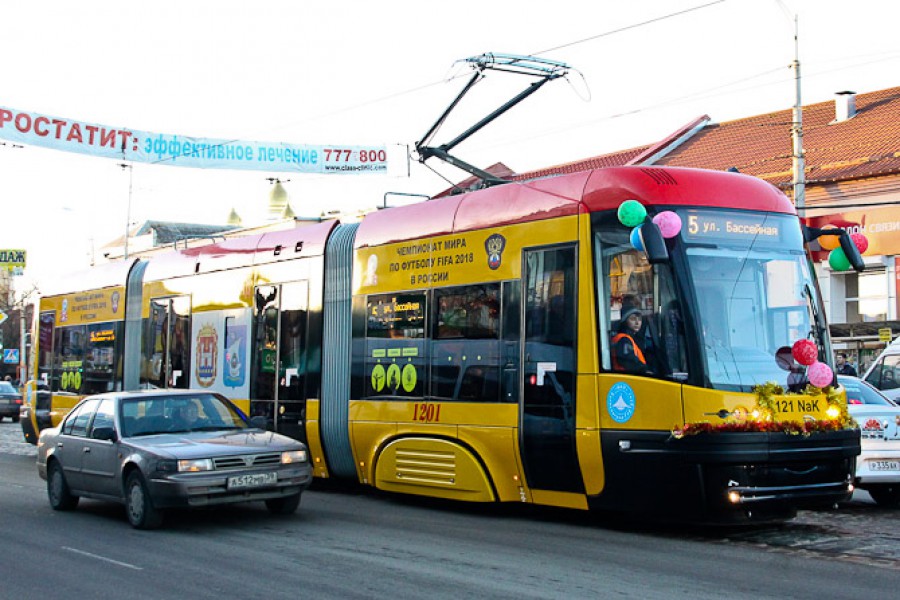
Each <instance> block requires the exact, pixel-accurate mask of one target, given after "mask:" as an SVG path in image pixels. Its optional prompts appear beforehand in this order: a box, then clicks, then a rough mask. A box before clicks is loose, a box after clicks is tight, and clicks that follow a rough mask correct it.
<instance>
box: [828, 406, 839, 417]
mask: <svg viewBox="0 0 900 600" xmlns="http://www.w3.org/2000/svg"><path fill="white" fill-rule="evenodd" d="M825 414H826V415H828V418H829V419H837V418H838V417H840V416H841V409H840V408H839V407H838V406H837V405H835V404H829V405H828V408H827V409H826V410H825Z"/></svg>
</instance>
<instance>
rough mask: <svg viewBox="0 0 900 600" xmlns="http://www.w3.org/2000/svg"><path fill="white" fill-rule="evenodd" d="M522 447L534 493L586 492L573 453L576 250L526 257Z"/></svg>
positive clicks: (566, 248) (551, 250)
mask: <svg viewBox="0 0 900 600" xmlns="http://www.w3.org/2000/svg"><path fill="white" fill-rule="evenodd" d="M524 261H525V265H524V266H525V269H524V281H523V283H524V288H525V289H524V299H525V301H524V304H525V306H524V309H525V310H524V336H525V337H524V341H525V363H524V364H525V369H524V370H523V375H524V382H523V386H522V390H523V392H522V399H521V402H522V405H521V414H522V429H521V431H522V433H521V445H522V454H523V462H524V465H525V475H526V477H527V479H528V485H529V486H530V487H532V488H534V489H541V490H554V491H564V492H582V493H583V492H584V483H583V480H582V477H581V470H580V468H579V466H578V456H577V454H576V449H575V373H576V363H575V341H576V336H575V330H576V310H575V307H576V294H577V291H578V287H577V282H576V268H575V265H576V262H575V247H574V246H555V247H552V248H544V249H535V250H528V251H526V252H525V253H524Z"/></svg>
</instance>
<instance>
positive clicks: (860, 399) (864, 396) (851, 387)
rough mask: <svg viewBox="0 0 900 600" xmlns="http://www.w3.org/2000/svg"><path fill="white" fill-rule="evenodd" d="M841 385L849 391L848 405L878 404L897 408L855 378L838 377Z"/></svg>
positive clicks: (866, 384)
mask: <svg viewBox="0 0 900 600" xmlns="http://www.w3.org/2000/svg"><path fill="white" fill-rule="evenodd" d="M838 383H840V384H841V385H842V386H843V387H844V389H845V390H847V404H877V405H880V406H895V404H894V403H893V402H891V401H890V400H888V399H887V398H885V397H884V396H882V395H881V393H879V392H878V390H876V389H875V388H873V387H872V386H871V385H869V384H868V383H866V382H865V381H862V380H860V379H856V378H855V377H840V376H839V377H838Z"/></svg>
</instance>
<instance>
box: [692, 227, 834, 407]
mask: <svg viewBox="0 0 900 600" xmlns="http://www.w3.org/2000/svg"><path fill="white" fill-rule="evenodd" d="M678 212H679V214H680V216H681V217H682V222H683V223H684V227H683V229H682V232H681V237H682V240H683V241H684V242H685V254H686V257H687V263H688V267H689V268H688V271H689V277H690V280H691V282H692V286H691V287H692V289H691V292H692V293H693V295H694V301H695V306H697V309H698V310H697V315H696V330H697V332H698V334H699V336H700V344H699V345H700V348H701V354H702V357H703V360H704V361H705V365H706V373H707V376H708V378H709V383H710V385H712V386H713V387H714V388H718V389H728V390H743V391H747V390H749V389H750V388H752V386H754V385H756V384H760V383H766V382H769V381H771V382H775V383H778V384H779V385H782V386H785V387H787V388H790V389H795V390H799V389H800V388H802V387H803V386H804V385H805V384H806V379H805V376H804V374H803V372H802V369H801V368H799V366H798V365H797V364H796V363H795V362H794V361H793V359H792V358H791V356H790V351H789V350H788V351H787V352H785V349H786V348H788V349H789V348H790V346H791V345H792V344H793V343H794V342H795V341H797V340H798V339H802V338H810V339H812V340H813V341H815V342H816V344H817V345H818V346H819V347H820V348H822V347H823V346H824V345H825V344H827V339H825V337H826V336H824V333H823V330H824V321H823V319H822V317H821V310H820V307H819V304H818V303H819V298H818V294H817V292H816V287H815V282H814V280H813V278H812V275H811V273H810V267H809V262H808V260H807V257H806V254H805V252H804V249H803V240H802V236H801V231H800V228H799V226H798V224H797V219H796V217H792V216H789V215H774V214H764V213H745V212H733V213H732V212H727V211H715V212H714V211H700V210H682V211H678ZM824 347H826V348H827V346H824Z"/></svg>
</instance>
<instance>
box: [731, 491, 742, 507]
mask: <svg viewBox="0 0 900 600" xmlns="http://www.w3.org/2000/svg"><path fill="white" fill-rule="evenodd" d="M728 501H729V502H731V503H732V504H740V502H741V493H740V492H739V491H737V490H731V491H729V492H728Z"/></svg>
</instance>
